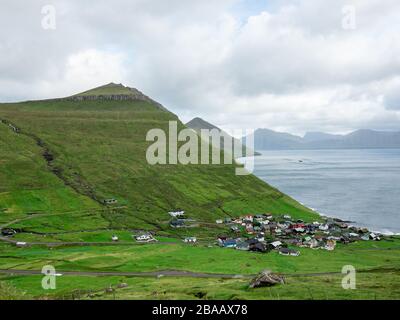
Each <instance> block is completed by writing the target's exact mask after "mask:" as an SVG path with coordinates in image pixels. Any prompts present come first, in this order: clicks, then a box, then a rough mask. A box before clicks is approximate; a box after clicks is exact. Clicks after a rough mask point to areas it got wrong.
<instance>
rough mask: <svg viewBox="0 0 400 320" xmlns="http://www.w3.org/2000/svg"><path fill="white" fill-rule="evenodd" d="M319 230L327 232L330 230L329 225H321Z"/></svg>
mask: <svg viewBox="0 0 400 320" xmlns="http://www.w3.org/2000/svg"><path fill="white" fill-rule="evenodd" d="M318 229H319V230H321V231H327V230H329V226H328V225H327V224H321V225H320V226H319V227H318Z"/></svg>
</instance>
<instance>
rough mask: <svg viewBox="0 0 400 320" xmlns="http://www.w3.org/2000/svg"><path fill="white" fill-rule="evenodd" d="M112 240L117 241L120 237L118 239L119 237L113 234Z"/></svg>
mask: <svg viewBox="0 0 400 320" xmlns="http://www.w3.org/2000/svg"><path fill="white" fill-rule="evenodd" d="M111 240H112V241H114V242H116V241H118V240H119V239H118V237H117V236H116V235H113V236H112V237H111Z"/></svg>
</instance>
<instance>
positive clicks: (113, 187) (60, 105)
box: [0, 85, 314, 229]
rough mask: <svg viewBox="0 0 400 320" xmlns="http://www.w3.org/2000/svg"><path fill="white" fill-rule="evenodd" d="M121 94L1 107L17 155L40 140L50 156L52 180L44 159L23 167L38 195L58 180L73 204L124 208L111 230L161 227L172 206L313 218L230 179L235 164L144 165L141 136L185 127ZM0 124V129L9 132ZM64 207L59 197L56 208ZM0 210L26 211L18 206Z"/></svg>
mask: <svg viewBox="0 0 400 320" xmlns="http://www.w3.org/2000/svg"><path fill="white" fill-rule="evenodd" d="M126 90H127V89H126V87H123V86H121V85H113V86H110V85H108V86H105V87H100V88H96V89H95V90H92V91H88V92H87V93H86V94H87V95H88V96H90V97H91V98H90V99H87V100H85V99H80V98H77V99H71V98H65V99H55V100H46V101H29V102H23V103H7V104H0V119H5V120H7V121H11V122H12V123H14V124H15V125H16V126H18V127H19V128H20V129H21V133H17V134H15V133H12V135H13V137H14V139H15V136H17V137H18V139H24V140H25V142H26V144H23V145H20V146H18V145H15V148H17V151H16V152H24V151H26V150H28V145H29V144H31V145H30V146H29V147H34V146H35V144H36V142H35V141H34V140H33V139H30V140H29V139H28V137H29V136H30V135H34V136H35V137H37V138H39V139H41V141H43V143H44V144H45V145H46V146H47V147H48V148H49V149H50V150H51V153H52V158H53V159H52V166H53V167H55V168H57V175H55V174H54V172H51V170H49V168H48V167H46V163H45V160H44V159H41V161H42V162H40V166H33V167H32V168H31V169H30V170H31V172H32V174H34V176H35V177H37V178H35V179H36V180H37V181H38V182H37V183H41V184H42V186H41V188H42V189H52V186H51V185H50V184H49V185H48V184H47V181H46V179H47V178H42V177H41V175H44V174H45V175H46V177H50V175H51V179H58V181H57V183H59V184H62V185H64V186H65V187H67V188H68V190H70V191H71V190H72V191H71V192H74V193H75V194H78V193H79V195H77V197H78V198H79V197H84V198H85V199H87V200H85V201H92V202H97V203H98V205H99V206H100V205H101V204H100V203H101V200H103V199H109V198H115V199H117V200H118V205H119V206H124V207H125V208H124V209H121V210H114V211H112V212H109V213H107V214H105V217H106V218H107V219H108V220H109V221H110V222H111V223H112V225H113V226H120V227H131V228H149V229H150V228H157V229H168V228H169V226H168V220H169V217H168V215H167V211H169V210H172V209H175V208H184V209H185V210H186V211H187V213H188V215H189V217H191V218H194V219H197V220H199V221H213V220H214V219H215V218H216V217H218V216H220V217H222V216H226V215H227V214H229V215H240V214H243V213H248V212H267V211H270V212H276V213H282V212H291V213H292V214H293V215H294V216H296V215H299V216H302V217H306V218H307V217H309V218H313V217H314V213H313V212H311V211H310V210H308V209H306V208H304V207H302V206H301V205H300V204H298V203H297V202H296V201H294V200H292V199H290V198H289V197H287V196H285V195H284V194H282V193H280V192H279V191H278V190H276V189H274V188H272V187H270V186H268V185H267V184H265V183H264V182H262V181H261V180H259V179H258V178H256V177H254V176H252V175H250V176H236V175H235V173H234V170H235V166H234V165H156V166H152V165H149V164H148V163H147V161H146V150H147V148H148V146H149V145H150V144H151V142H147V141H146V134H147V132H148V131H149V130H150V129H153V128H161V129H163V130H164V131H165V132H168V121H171V120H175V121H178V125H179V127H180V128H184V125H183V124H182V123H181V122H180V121H179V120H178V118H177V117H176V116H175V115H174V114H172V113H170V112H168V111H166V110H165V108H160V105H159V104H158V103H153V102H152V100H151V99H150V98H148V99H142V98H135V96H134V95H133V96H132V95H130V94H129V92H132V91H134V90H133V89H132V90H131V89H129V90H128V91H129V92H127V91H126ZM81 96H82V95H77V96H75V97H81ZM105 96H106V97H107V98H104V97H105ZM96 97H98V98H96ZM2 125H3V128H2V130H3V131H4V130H9V131H10V128H8V127H7V126H6V125H5V124H2ZM3 140H4V143H3V144H4V145H10V144H13V140H11V138H10V136H9V135H5V136H3ZM6 150H8V149H6ZM6 150H5V149H4V148H3V147H2V150H1V151H2V152H1V153H0V162H4V161H6V160H5V159H6V158H5V157H9V152H8V151H6ZM36 152H40V150H36ZM11 157H12V156H11ZM37 161H39V159H37ZM9 170H10V169H8V168H7V167H6V166H4V165H2V166H1V167H0V174H2V175H3V176H4V175H5V174H8V173H7V172H8V171H9ZM24 170H25V169H24V168H23V167H22V166H21V167H13V168H12V169H11V175H12V176H21V175H22V176H23V175H24V172H25V171H24ZM28 181H30V179H28ZM13 188H14V190H17V191H18V192H24V191H25V190H26V189H27V186H26V184H24V183H22V182H19V181H18V180H16V181H15V185H14V186H13ZM9 190H11V187H10V186H9V185H4V186H3V192H9ZM45 197H46V192H45V195H43V196H42V195H40V194H39V195H37V198H38V201H45V200H44V199H45ZM90 199H92V200H90ZM68 201H69V200H68V199H65V203H63V205H66V203H67V202H68ZM3 206H5V207H6V208H9V207H15V206H17V207H19V209H18V210H21V211H25V212H26V211H27V210H28V209H27V208H25V207H24V206H22V205H19V204H18V201H14V202H11V203H10V202H7V204H3ZM51 210H55V209H54V208H51ZM0 214H1V213H0Z"/></svg>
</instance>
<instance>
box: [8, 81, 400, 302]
mask: <svg viewBox="0 0 400 320" xmlns="http://www.w3.org/2000/svg"><path fill="white" fill-rule="evenodd" d="M124 94H130V91H129V90H128V91H127V89H126V88H123V87H118V86H113V87H111V88H110V87H109V86H108V87H103V88H97V89H95V90H92V91H88V92H85V93H84V94H82V95H81V96H93V95H124ZM0 120H5V122H4V123H0V228H5V227H10V228H14V229H15V230H18V234H17V235H16V236H15V237H14V239H15V240H18V241H26V242H29V243H33V242H34V243H36V242H37V243H43V245H33V246H29V247H26V248H16V247H15V245H14V244H10V243H6V242H1V243H0V269H19V270H24V269H29V270H41V268H42V267H43V266H44V265H46V264H51V265H54V266H55V267H56V268H57V270H59V271H126V272H144V271H160V270H182V271H191V272H204V273H223V274H231V273H232V274H244V275H251V274H255V273H258V272H259V271H261V270H263V269H271V270H273V271H274V272H281V273H282V272H283V273H290V274H298V273H315V272H340V271H341V268H342V266H343V265H347V264H351V265H354V266H355V267H356V268H357V269H358V270H360V271H363V272H362V273H360V288H361V289H360V290H355V291H354V292H349V291H346V290H343V289H342V288H341V286H340V276H337V275H326V276H321V277H305V278H302V277H292V278H291V277H289V278H288V282H287V284H286V285H283V286H279V287H274V288H271V289H256V290H250V289H248V279H232V280H219V279H201V278H191V279H190V281H186V279H183V278H161V279H154V278H140V277H128V278H127V277H111V276H105V277H84V276H63V277H60V279H59V283H60V286H59V288H58V289H57V290H55V291H54V292H47V291H44V290H43V289H42V288H41V286H40V276H7V275H4V276H1V278H0V280H1V281H0V284H1V285H0V298H2V299H4V298H7V297H8V298H16V299H20V298H27V299H28V298H41V297H43V296H49V297H51V298H62V297H67V298H71V297H72V294H75V293H76V290H81V291H82V292H83V293H82V292H81V293H82V294H80V296H79V297H80V298H98V299H112V298H121V299H122V298H128V299H139V298H142V299H159V298H168V299H180V298H185V299H187V298H193V299H196V298H207V299H217V298H218V299H237V298H243V299H261V298H262V299H295V298H304V299H327V298H335V299H340V298H342V299H347V298H354V299H360V298H367V299H375V298H383V297H386V298H388V297H389V298H396V299H398V298H400V293H399V290H400V280H399V268H400V258H399V256H400V255H399V254H398V247H399V243H400V241H399V240H398V239H395V238H394V239H389V240H385V241H382V242H379V243H378V242H365V243H364V242H363V243H355V244H352V245H349V246H339V247H338V248H337V250H335V251H334V252H327V251H313V250H311V249H301V256H300V257H283V256H280V255H278V254H277V253H275V252H272V253H269V254H253V253H249V252H239V251H235V250H231V249H221V248H218V247H216V246H215V244H214V242H215V236H216V235H217V234H221V233H227V232H228V230H227V228H226V227H225V226H219V225H215V224H214V222H215V220H216V219H218V218H223V217H227V216H231V217H235V216H240V215H244V214H248V213H251V214H257V213H267V212H270V213H273V214H290V215H291V216H292V217H293V218H301V219H303V220H305V221H312V220H317V219H319V216H318V215H317V214H316V213H315V212H313V211H311V210H309V209H308V208H305V207H303V206H302V205H300V204H299V203H298V202H296V201H295V200H293V199H291V198H290V197H288V196H286V195H284V194H282V193H281V192H279V191H278V190H276V189H275V188H273V187H271V186H269V185H268V184H266V183H264V182H263V181H261V180H260V179H258V178H257V177H255V176H253V175H248V176H236V175H235V173H234V170H235V165H156V166H151V165H149V164H148V163H147V161H146V158H145V153H146V149H147V147H148V146H149V145H150V144H151V143H150V142H146V139H145V137H146V133H147V132H148V130H150V129H153V128H161V129H164V130H166V131H167V128H168V121H172V120H177V121H179V120H178V118H177V117H176V116H175V115H174V114H172V113H170V112H168V111H166V110H164V109H162V108H160V107H159V106H158V105H157V104H155V103H153V102H152V101H151V100H133V99H131V100H129V99H128V100H90V101H78V100H77V101H74V100H46V101H30V102H22V103H7V104H0ZM8 123H11V124H13V125H14V126H16V127H18V128H20V129H21V131H20V132H19V133H16V132H14V131H13V130H11V128H10V127H9V126H8ZM179 127H180V128H183V127H184V126H183V124H182V123H181V122H179ZM45 154H51V159H50V160H49V159H46V158H45V157H44V155H45ZM109 198H115V199H117V200H118V204H116V205H114V206H110V207H106V206H104V205H103V204H102V200H104V199H109ZM177 208H182V209H184V210H185V211H186V213H187V215H188V217H189V218H190V219H192V220H194V226H193V227H191V228H187V229H173V228H171V227H170V226H169V220H170V217H169V216H168V214H167V212H168V211H170V210H174V209H177ZM141 230H146V231H151V232H153V233H155V235H156V238H157V239H158V240H159V241H160V242H159V243H157V244H150V245H138V244H137V243H135V241H134V240H133V239H132V234H135V233H137V232H140V231H141ZM114 234H116V235H118V236H119V238H120V242H121V243H120V244H119V245H118V244H117V245H98V246H96V245H93V244H96V243H99V242H110V241H111V236H112V235H114ZM185 236H197V237H198V238H199V239H200V243H199V244H198V245H196V246H191V245H185V244H183V243H182V238H183V237H185ZM49 242H55V243H63V246H60V247H55V248H48V247H47V246H46V243H49ZM68 242H85V243H86V242H87V243H90V244H92V245H74V246H68ZM169 242H172V243H169ZM119 281H124V282H127V283H128V284H129V286H128V287H127V288H124V289H118V290H117V292H116V294H115V295H107V294H105V293H104V288H105V287H106V286H109V285H116V284H118V283H119ZM90 291H93V294H94V297H88V292H90Z"/></svg>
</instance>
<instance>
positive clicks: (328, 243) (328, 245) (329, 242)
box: [325, 240, 336, 251]
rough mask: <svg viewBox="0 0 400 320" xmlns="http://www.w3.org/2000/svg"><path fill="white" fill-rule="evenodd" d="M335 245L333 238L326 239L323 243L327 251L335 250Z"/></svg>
mask: <svg viewBox="0 0 400 320" xmlns="http://www.w3.org/2000/svg"><path fill="white" fill-rule="evenodd" d="M335 247H336V241H335V240H327V241H326V245H325V249H326V250H328V251H333V250H335Z"/></svg>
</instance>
